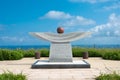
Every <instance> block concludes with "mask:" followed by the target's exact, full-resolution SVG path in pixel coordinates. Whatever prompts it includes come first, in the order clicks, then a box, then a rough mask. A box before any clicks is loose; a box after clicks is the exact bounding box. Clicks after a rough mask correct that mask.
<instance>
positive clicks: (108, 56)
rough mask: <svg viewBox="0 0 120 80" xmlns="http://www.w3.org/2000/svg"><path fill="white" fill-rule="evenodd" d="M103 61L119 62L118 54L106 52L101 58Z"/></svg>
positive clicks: (119, 56)
mask: <svg viewBox="0 0 120 80" xmlns="http://www.w3.org/2000/svg"><path fill="white" fill-rule="evenodd" d="M102 58H103V59H109V60H120V53H117V52H112V51H111V52H106V53H105V54H104V55H103V56H102Z"/></svg>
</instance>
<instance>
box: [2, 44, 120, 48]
mask: <svg viewBox="0 0 120 80" xmlns="http://www.w3.org/2000/svg"><path fill="white" fill-rule="evenodd" d="M72 47H82V48H120V44H79V45H74V44H73V45H72ZM41 48H47V49H49V48H50V45H0V49H41Z"/></svg>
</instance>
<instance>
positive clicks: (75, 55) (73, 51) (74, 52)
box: [72, 47, 83, 57]
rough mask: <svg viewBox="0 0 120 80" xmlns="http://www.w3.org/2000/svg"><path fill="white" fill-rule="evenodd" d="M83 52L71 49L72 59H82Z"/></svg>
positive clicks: (78, 49)
mask: <svg viewBox="0 0 120 80" xmlns="http://www.w3.org/2000/svg"><path fill="white" fill-rule="evenodd" d="M82 52H83V50H82V49H80V48H77V47H76V48H72V53H73V57H82Z"/></svg>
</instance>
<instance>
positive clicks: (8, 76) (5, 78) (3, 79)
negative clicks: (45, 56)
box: [0, 72, 27, 80]
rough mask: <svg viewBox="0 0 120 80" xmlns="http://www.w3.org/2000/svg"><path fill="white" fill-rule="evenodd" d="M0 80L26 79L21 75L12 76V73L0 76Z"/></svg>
mask: <svg viewBox="0 0 120 80" xmlns="http://www.w3.org/2000/svg"><path fill="white" fill-rule="evenodd" d="M0 80H27V78H26V76H25V75H23V74H22V73H20V74H13V73H12V72H4V73H3V74H0Z"/></svg>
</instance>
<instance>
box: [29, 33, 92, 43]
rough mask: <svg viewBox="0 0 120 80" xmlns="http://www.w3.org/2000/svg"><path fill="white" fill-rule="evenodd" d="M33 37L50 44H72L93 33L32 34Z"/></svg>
mask: <svg viewBox="0 0 120 80" xmlns="http://www.w3.org/2000/svg"><path fill="white" fill-rule="evenodd" d="M30 34H31V35H33V36H35V37H37V38H40V39H44V40H47V41H50V42H71V41H75V40H78V39H81V38H83V37H85V36H88V35H90V34H91V32H73V33H68V34H54V33H40V32H30Z"/></svg>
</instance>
